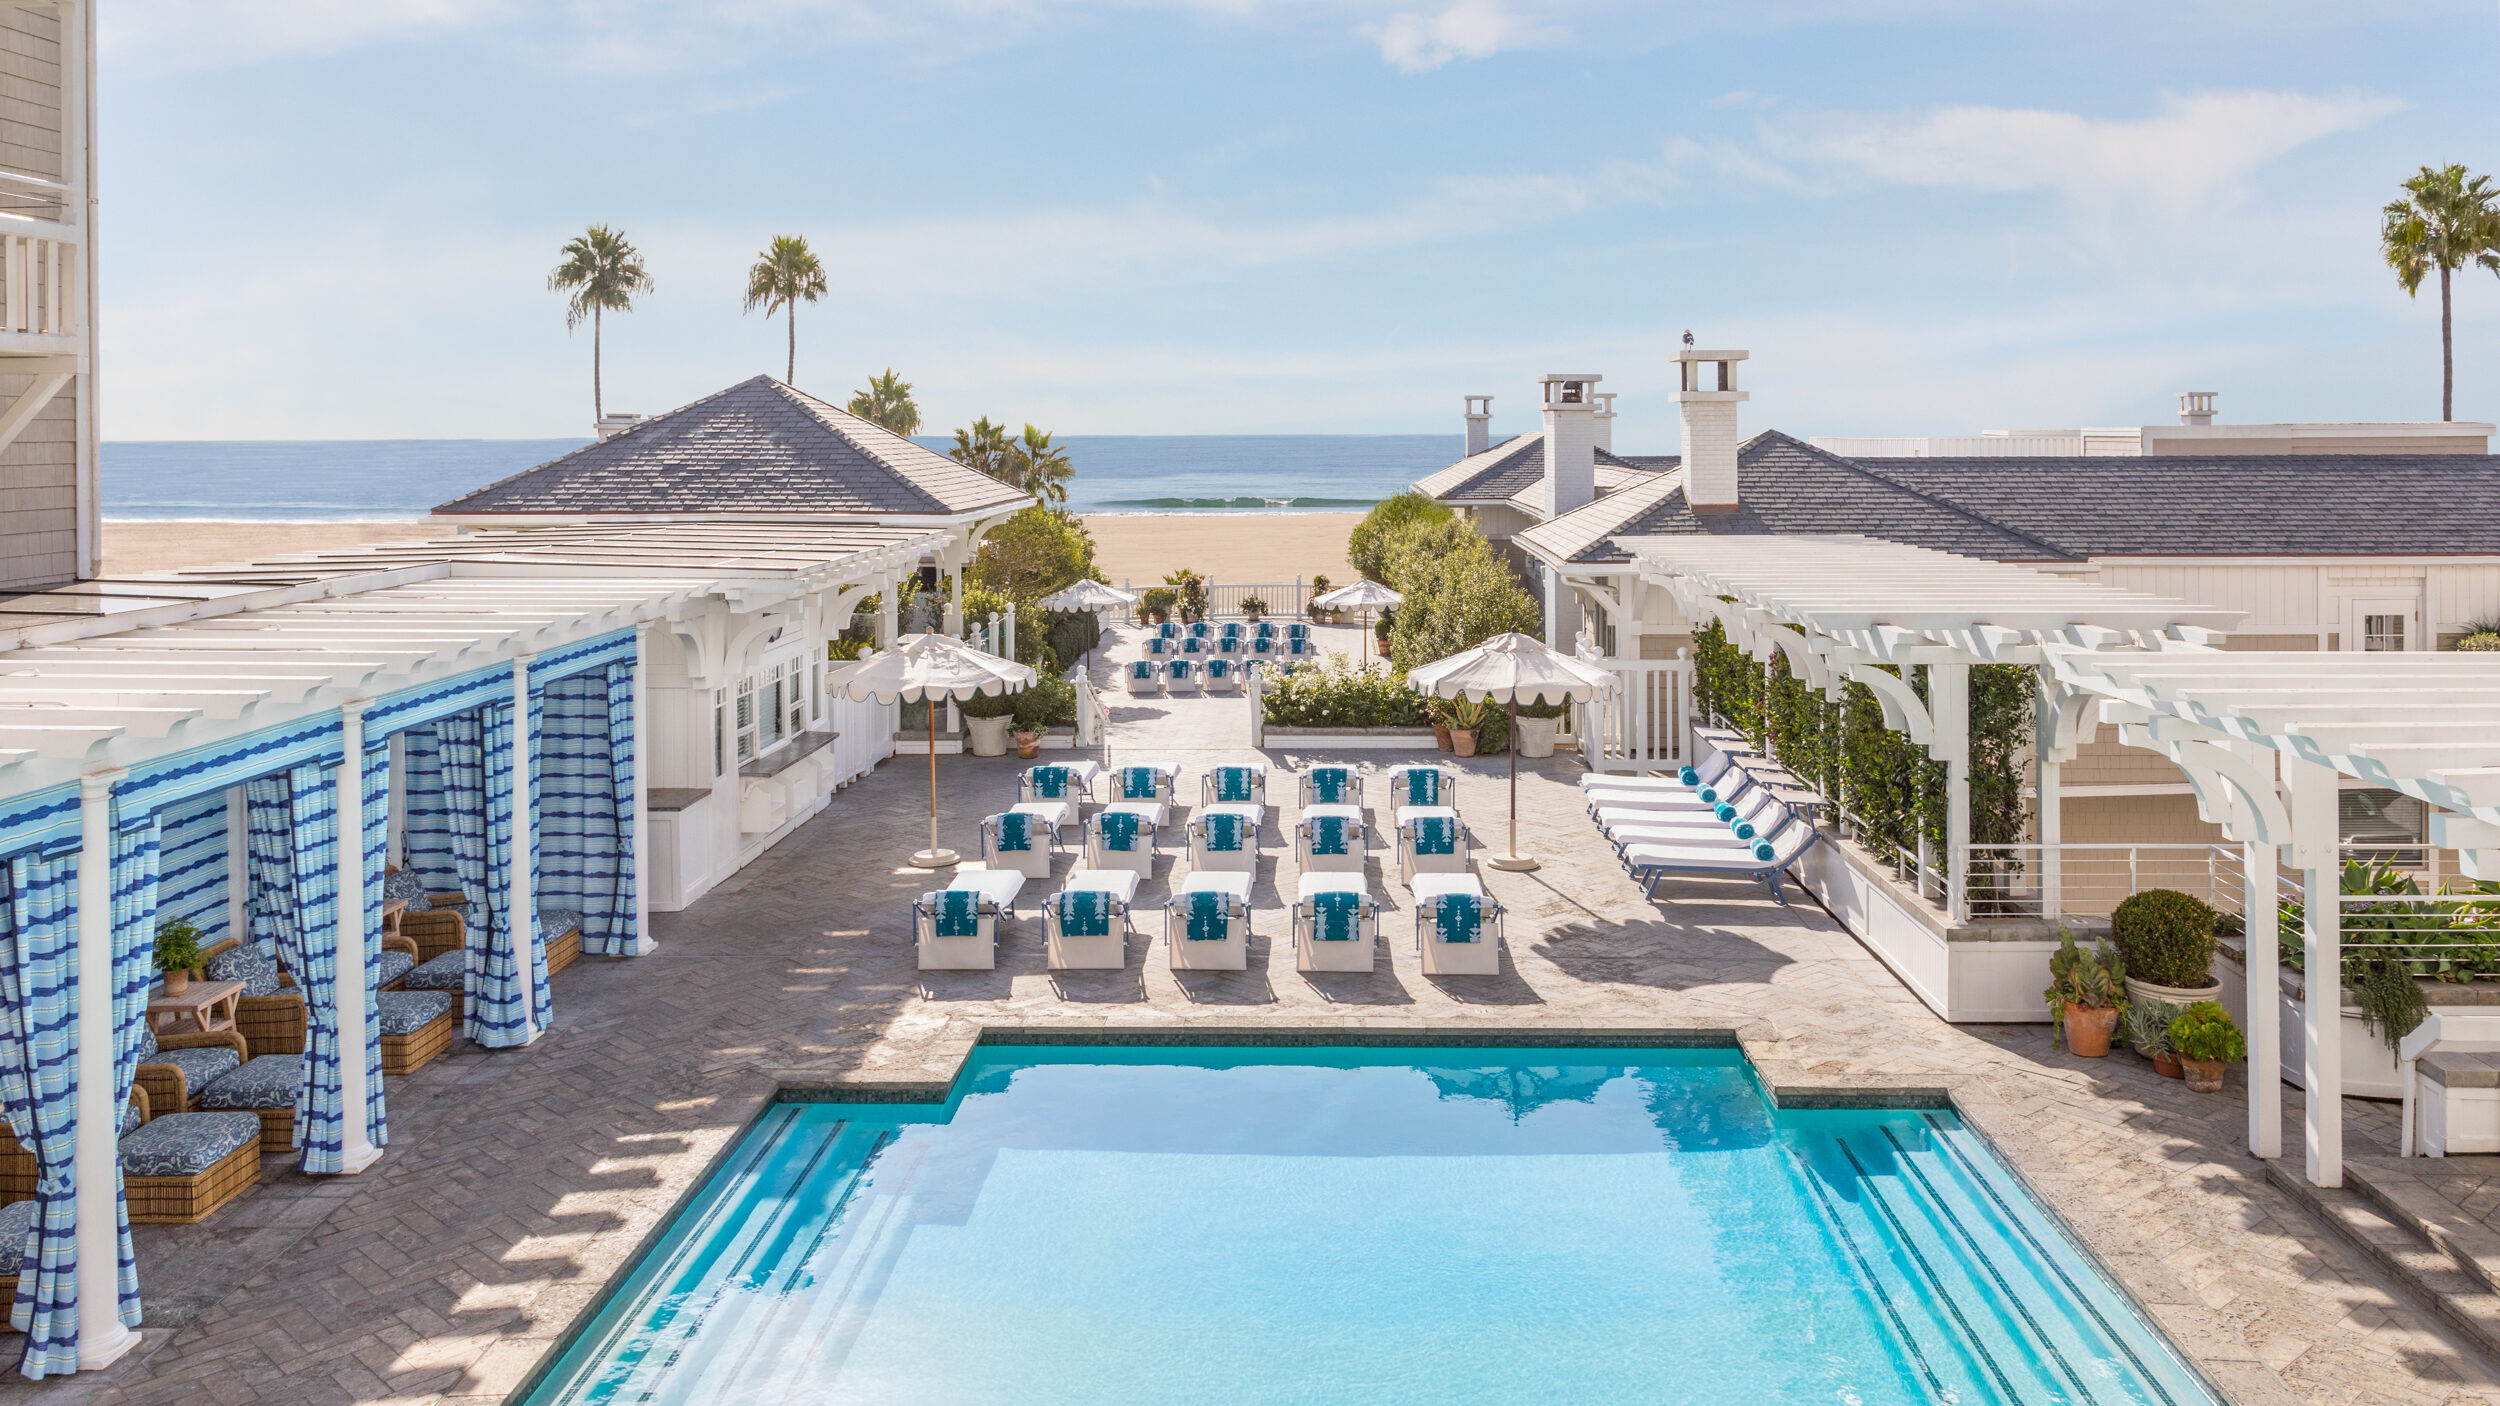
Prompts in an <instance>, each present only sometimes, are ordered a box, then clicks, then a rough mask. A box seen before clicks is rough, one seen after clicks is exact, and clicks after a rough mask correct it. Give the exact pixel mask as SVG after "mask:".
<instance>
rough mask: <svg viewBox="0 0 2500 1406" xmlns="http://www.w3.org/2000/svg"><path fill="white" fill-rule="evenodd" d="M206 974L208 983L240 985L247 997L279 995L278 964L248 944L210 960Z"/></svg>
mask: <svg viewBox="0 0 2500 1406" xmlns="http://www.w3.org/2000/svg"><path fill="white" fill-rule="evenodd" d="M207 970H208V979H209V980H211V981H239V982H242V983H243V994H244V995H246V996H275V995H277V994H278V991H279V986H278V964H277V963H276V962H273V961H271V960H269V959H268V958H267V957H264V956H262V955H261V954H260V949H259V948H257V947H254V946H253V945H252V944H250V943H248V942H246V943H244V944H242V945H241V946H239V947H229V948H227V949H226V950H225V951H223V952H220V953H218V954H217V955H216V956H214V957H211V958H209V959H208V968H207Z"/></svg>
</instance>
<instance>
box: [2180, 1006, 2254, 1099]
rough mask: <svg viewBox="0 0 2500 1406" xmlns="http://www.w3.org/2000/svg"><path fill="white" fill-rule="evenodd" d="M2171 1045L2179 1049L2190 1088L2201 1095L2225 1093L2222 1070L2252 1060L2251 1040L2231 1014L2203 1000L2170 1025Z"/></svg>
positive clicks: (2181, 1013) (2182, 1012)
mask: <svg viewBox="0 0 2500 1406" xmlns="http://www.w3.org/2000/svg"><path fill="white" fill-rule="evenodd" d="M2170 1043H2171V1044H2173V1045H2175V1046H2177V1047H2178V1050H2179V1063H2180V1064H2181V1065H2182V1066H2183V1067H2184V1068H2185V1069H2186V1071H2187V1086H2188V1087H2189V1088H2191V1089H2194V1090H2196V1091H2197V1092H2198V1093H2200V1094H2218V1093H2220V1092H2222V1067H2223V1066H2224V1065H2226V1064H2236V1063H2238V1062H2239V1061H2241V1060H2243V1059H2246V1058H2248V1041H2247V1039H2246V1038H2245V1037H2243V1036H2242V1035H2241V1034H2240V1028H2239V1027H2238V1026H2236V1025H2233V1024H2232V1023H2231V1015H2230V1012H2228V1011H2225V1010H2224V1009H2223V1008H2222V1007H2221V1006H2220V1005H2218V1004H2216V1003H2214V1002H2212V1001H2199V1002H2197V1003H2196V1004H2195V1005H2192V1006H2190V1007H2188V1008H2187V1009H2186V1010H2184V1011H2181V1012H2180V1013H2179V1018H2178V1019H2176V1020H2173V1021H2172V1022H2170Z"/></svg>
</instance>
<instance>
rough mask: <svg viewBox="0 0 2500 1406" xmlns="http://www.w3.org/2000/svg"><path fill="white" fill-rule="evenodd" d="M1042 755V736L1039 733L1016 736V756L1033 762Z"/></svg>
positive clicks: (1022, 733) (1024, 733)
mask: <svg viewBox="0 0 2500 1406" xmlns="http://www.w3.org/2000/svg"><path fill="white" fill-rule="evenodd" d="M1041 754H1042V735H1041V734H1040V733H1038V732H1019V733H1017V734H1016V755H1017V756H1019V757H1022V758H1024V759H1025V760H1027V761H1031V760H1032V759H1033V758H1035V757H1038V756H1040V755H1041Z"/></svg>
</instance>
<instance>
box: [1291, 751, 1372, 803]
mask: <svg viewBox="0 0 2500 1406" xmlns="http://www.w3.org/2000/svg"><path fill="white" fill-rule="evenodd" d="M1295 786H1296V788H1297V790H1298V792H1299V794H1298V796H1297V800H1298V802H1299V803H1300V804H1301V805H1303V806H1305V807H1308V806H1359V805H1361V804H1362V803H1363V773H1362V772H1360V771H1357V770H1355V769H1354V768H1353V767H1350V766H1346V765H1344V764H1343V763H1340V762H1328V763H1324V764H1322V765H1319V766H1314V767H1307V768H1305V769H1304V770H1303V772H1302V774H1301V775H1300V776H1299V777H1297V778H1295Z"/></svg>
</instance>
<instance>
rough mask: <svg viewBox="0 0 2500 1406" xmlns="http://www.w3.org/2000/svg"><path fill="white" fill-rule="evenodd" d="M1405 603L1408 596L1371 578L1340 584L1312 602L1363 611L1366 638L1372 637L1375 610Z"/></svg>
mask: <svg viewBox="0 0 2500 1406" xmlns="http://www.w3.org/2000/svg"><path fill="white" fill-rule="evenodd" d="M1405 603H1406V597H1404V596H1402V595H1399V594H1398V593H1397V592H1395V591H1393V590H1390V589H1389V588H1388V587H1386V586H1384V585H1381V584H1380V583H1379V582H1377V581H1371V580H1363V581H1357V582H1355V583H1354V584H1353V585H1351V586H1339V587H1338V588H1337V589H1335V590H1333V591H1328V592H1325V593H1323V594H1320V595H1316V596H1313V597H1312V598H1311V604H1313V605H1315V606H1318V607H1319V608H1320V609H1322V610H1359V611H1361V612H1363V638H1365V639H1370V638H1371V634H1372V611H1373V610H1375V609H1380V610H1386V609H1388V608H1389V607H1390V606H1393V605H1404V604H1405ZM1368 647H1369V646H1366V648H1368ZM1355 652H1356V653H1357V654H1360V653H1361V652H1362V651H1361V650H1359V649H1358V650H1356V651H1355Z"/></svg>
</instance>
